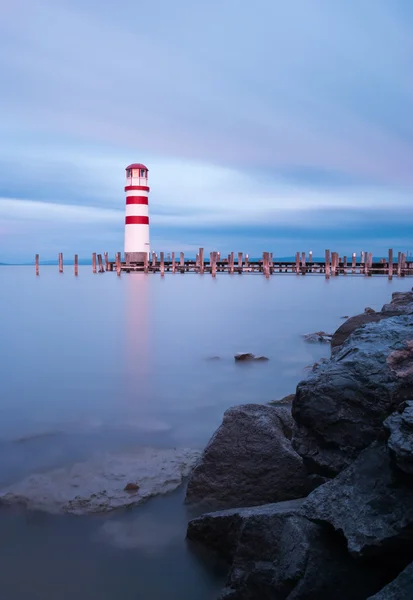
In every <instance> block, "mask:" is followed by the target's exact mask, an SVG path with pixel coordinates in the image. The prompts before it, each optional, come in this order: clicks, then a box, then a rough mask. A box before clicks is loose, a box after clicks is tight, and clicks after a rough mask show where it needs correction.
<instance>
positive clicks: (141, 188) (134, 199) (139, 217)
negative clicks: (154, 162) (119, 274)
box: [125, 163, 150, 262]
mask: <svg viewBox="0 0 413 600" xmlns="http://www.w3.org/2000/svg"><path fill="white" fill-rule="evenodd" d="M125 192H126V218H125V260H126V262H141V261H143V260H144V256H145V254H146V255H148V254H149V251H150V247H149V206H148V197H149V186H148V167H145V165H142V164H140V163H133V164H132V165H129V166H128V167H126V186H125Z"/></svg>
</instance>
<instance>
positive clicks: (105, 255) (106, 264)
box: [103, 252, 109, 271]
mask: <svg viewBox="0 0 413 600" xmlns="http://www.w3.org/2000/svg"><path fill="white" fill-rule="evenodd" d="M103 256H104V257H105V269H106V271H109V254H108V253H107V252H104V253H103Z"/></svg>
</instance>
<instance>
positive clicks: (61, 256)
mask: <svg viewBox="0 0 413 600" xmlns="http://www.w3.org/2000/svg"><path fill="white" fill-rule="evenodd" d="M59 273H63V253H62V252H59Z"/></svg>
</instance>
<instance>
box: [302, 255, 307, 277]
mask: <svg viewBox="0 0 413 600" xmlns="http://www.w3.org/2000/svg"><path fill="white" fill-rule="evenodd" d="M306 271H307V267H306V264H305V252H302V253H301V272H302V274H303V275H305V274H306Z"/></svg>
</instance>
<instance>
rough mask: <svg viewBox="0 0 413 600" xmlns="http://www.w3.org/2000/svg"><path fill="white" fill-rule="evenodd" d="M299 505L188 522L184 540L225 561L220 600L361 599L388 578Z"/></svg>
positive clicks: (240, 511) (286, 504)
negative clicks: (356, 556) (358, 559)
mask: <svg viewBox="0 0 413 600" xmlns="http://www.w3.org/2000/svg"><path fill="white" fill-rule="evenodd" d="M300 504H301V501H300V500H296V501H290V502H280V503H278V504H269V505H265V506H260V507H257V508H243V509H233V510H228V511H222V512H218V513H210V514H207V515H203V516H202V517H199V518H198V519H194V520H193V521H191V522H190V523H189V525H188V531H187V536H188V538H189V539H190V540H193V541H197V542H201V543H203V544H206V545H207V546H209V547H210V548H212V549H213V550H215V551H216V552H217V553H219V554H220V555H221V556H222V557H223V558H224V559H226V560H227V561H228V562H229V563H230V571H229V574H228V578H227V582H226V587H225V589H224V590H223V593H222V595H221V596H220V598H221V599H222V600H223V599H224V598H225V599H231V600H258V599H259V600H274V599H276V600H283V599H286V600H287V599H288V600H304V599H305V600H331V599H332V598H334V600H349V598H351V599H352V600H358V599H359V600H364V599H365V598H366V597H367V596H369V595H371V594H372V593H375V592H376V591H377V590H379V589H380V588H381V587H382V586H383V581H384V582H387V581H388V580H389V579H388V578H386V574H385V573H384V572H383V571H381V570H378V569H376V568H375V567H370V566H367V567H365V566H364V565H363V566H360V565H359V564H358V563H357V562H356V561H354V560H353V559H352V558H351V557H350V556H349V555H348V554H347V552H346V549H345V544H344V543H343V540H342V539H340V537H339V536H336V535H335V534H333V533H332V532H331V531H328V530H327V529H326V528H324V527H321V526H319V525H317V524H315V523H314V522H312V521H310V520H309V519H307V518H306V517H304V516H302V515H301V514H300Z"/></svg>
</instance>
